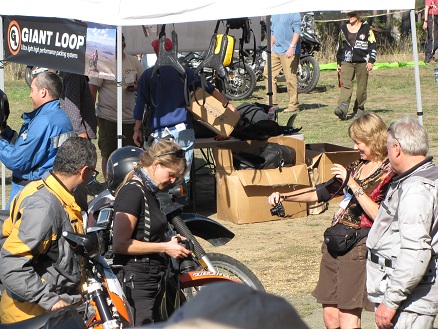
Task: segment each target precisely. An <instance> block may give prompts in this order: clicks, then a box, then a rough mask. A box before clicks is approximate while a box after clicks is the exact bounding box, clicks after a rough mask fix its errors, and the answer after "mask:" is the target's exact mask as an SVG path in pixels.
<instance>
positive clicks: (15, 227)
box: [0, 137, 97, 323]
mask: <svg viewBox="0 0 438 329" xmlns="http://www.w3.org/2000/svg"><path fill="white" fill-rule="evenodd" d="M96 160H97V154H96V148H95V146H94V144H93V143H92V142H90V141H89V140H88V139H85V138H81V137H72V138H69V139H68V140H66V141H65V142H64V143H63V144H62V145H61V146H60V148H59V150H58V153H57V155H56V158H55V163H54V165H53V171H50V172H47V173H46V174H45V175H44V176H43V177H42V179H40V180H36V181H32V182H30V183H29V184H27V185H26V187H25V188H24V189H23V190H21V191H20V192H19V193H18V194H17V196H16V198H15V199H14V201H13V203H12V205H11V211H10V216H9V218H7V219H6V221H5V222H4V223H3V226H2V229H1V232H0V233H1V234H0V243H2V245H3V247H2V248H1V251H0V264H1V266H0V279H1V281H2V282H3V284H4V285H5V288H6V289H5V291H3V293H2V298H1V300H0V322H1V323H14V322H18V321H22V320H26V319H29V318H32V317H35V316H38V315H41V314H43V313H45V312H47V311H50V310H52V311H53V310H57V309H60V308H62V307H65V306H67V305H70V304H74V303H76V302H78V301H80V300H81V294H80V283H81V281H82V278H83V277H82V273H81V268H80V259H78V256H76V255H75V254H74V252H73V250H72V249H71V248H70V245H69V244H68V242H67V241H66V240H65V239H64V238H63V236H62V232H63V231H73V232H77V233H84V228H83V222H82V214H81V209H80V207H79V206H78V205H77V204H76V202H75V199H74V197H73V195H72V192H73V190H74V189H75V188H76V186H78V185H79V184H86V183H87V182H89V181H90V180H92V179H94V177H95V176H96V174H97V172H96V170H95V167H96Z"/></svg>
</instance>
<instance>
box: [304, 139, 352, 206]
mask: <svg viewBox="0 0 438 329" xmlns="http://www.w3.org/2000/svg"><path fill="white" fill-rule="evenodd" d="M359 158H360V156H359V152H358V151H356V150H354V149H352V148H348V147H344V146H340V145H335V144H329V143H317V144H306V163H307V165H308V166H309V176H310V181H311V184H312V186H315V185H316V184H320V183H325V182H327V181H328V180H330V179H331V178H332V177H333V175H332V171H331V168H332V167H333V164H334V163H338V164H341V165H343V166H344V167H346V166H348V165H349V164H350V163H352V162H353V161H355V160H358V159H359ZM340 198H342V197H337V198H334V199H333V200H332V202H339V201H340ZM326 209H327V205H326V204H321V206H320V207H318V205H317V204H316V203H309V210H308V213H309V214H319V213H321V212H323V211H325V210H326Z"/></svg>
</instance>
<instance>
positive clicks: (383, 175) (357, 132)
mask: <svg viewBox="0 0 438 329" xmlns="http://www.w3.org/2000/svg"><path fill="white" fill-rule="evenodd" d="M348 131H349V135H350V137H351V139H352V140H353V142H354V148H355V149H356V150H358V151H359V154H360V159H359V160H356V161H354V162H353V163H351V164H350V165H349V166H348V167H347V168H344V167H343V166H341V165H339V164H334V165H333V168H332V172H333V175H334V177H333V179H331V180H330V181H329V182H327V183H325V184H320V185H317V186H316V188H313V187H311V188H307V189H304V190H298V191H294V192H288V193H281V194H280V193H278V192H274V193H272V194H271V195H270V196H269V203H270V204H271V205H272V206H274V205H276V204H277V203H278V202H280V201H282V200H284V201H295V202H315V201H318V202H323V201H328V200H330V199H331V198H332V197H334V196H336V195H337V194H343V199H342V201H341V203H340V204H339V209H338V211H337V212H336V213H335V214H334V216H333V220H332V226H335V225H345V226H348V227H351V228H353V229H356V230H358V233H359V231H360V234H361V236H364V238H362V239H360V240H359V241H357V242H356V244H355V245H354V246H353V247H352V248H351V249H349V250H347V251H346V252H345V253H342V254H339V253H338V254H336V253H334V252H333V251H332V250H329V249H328V246H327V245H326V243H323V244H322V259H321V265H320V273H319V281H318V284H317V286H316V288H315V290H314V291H313V296H314V297H315V298H316V299H317V301H318V303H321V304H322V306H323V317H324V323H325V325H326V327H327V328H331V329H334V328H342V329H345V328H349V329H351V328H360V327H361V314H362V308H365V309H367V310H369V311H372V310H373V305H372V304H371V303H370V302H369V301H368V299H367V294H366V287H365V283H366V268H365V264H366V250H367V249H366V235H367V233H368V231H369V228H370V227H371V225H372V224H373V221H374V219H375V218H376V215H377V211H378V208H379V204H380V202H382V201H383V199H384V198H385V194H386V191H387V190H388V188H389V183H390V180H391V178H392V176H393V172H392V169H391V166H390V164H389V161H388V157H387V145H386V139H387V130H386V125H385V123H384V122H383V121H382V119H381V118H380V117H379V116H378V115H377V114H374V113H371V112H368V113H366V114H364V115H363V116H361V117H359V118H357V119H356V120H354V121H353V122H352V123H351V125H350V127H349V130H348ZM347 172H348V173H349V174H347ZM346 180H347V181H346ZM344 184H345V188H343V189H342V188H341V187H342V186H343V185H344ZM305 192H308V193H305Z"/></svg>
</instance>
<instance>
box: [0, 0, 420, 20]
mask: <svg viewBox="0 0 438 329" xmlns="http://www.w3.org/2000/svg"><path fill="white" fill-rule="evenodd" d="M414 8H415V0H367V1H363V0H360V1H359V0H351V1H345V0H313V1H309V0H290V1H286V0H269V1H267V0H251V1H248V0H190V1H181V0H166V1H163V2H160V1H158V2H155V1H144V0H71V1H65V0H64V1H60V0H39V1H35V0H13V1H2V6H1V15H22V16H37V17H38V16H40V17H61V18H71V19H79V20H83V21H89V22H95V23H101V24H111V25H120V26H128V25H148V24H149V25H151V24H168V23H184V22H197V21H209V20H217V19H224V18H234V17H256V16H265V15H272V14H283V13H291V12H306V11H340V10H387V9H389V10H398V9H414Z"/></svg>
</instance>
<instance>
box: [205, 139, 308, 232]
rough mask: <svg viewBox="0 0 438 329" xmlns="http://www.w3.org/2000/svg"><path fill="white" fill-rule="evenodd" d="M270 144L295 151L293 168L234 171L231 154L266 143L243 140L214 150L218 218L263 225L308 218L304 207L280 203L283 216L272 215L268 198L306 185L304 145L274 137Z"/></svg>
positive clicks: (292, 140)
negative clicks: (276, 193)
mask: <svg viewBox="0 0 438 329" xmlns="http://www.w3.org/2000/svg"><path fill="white" fill-rule="evenodd" d="M268 141H269V142H273V143H279V144H281V145H286V146H289V147H292V148H294V149H295V152H296V163H297V165H295V166H293V167H283V168H282V169H281V170H280V169H278V168H277V169H263V170H235V169H234V167H233V151H235V152H238V151H241V150H248V149H249V148H253V147H260V146H262V145H263V144H264V143H266V142H265V141H245V142H241V143H239V144H232V145H229V146H224V147H215V148H213V155H214V159H215V163H216V189H217V197H216V200H217V201H216V202H217V218H218V219H221V220H227V221H231V222H233V223H236V224H244V223H256V222H265V221H271V220H279V219H284V218H296V217H303V216H306V215H307V204H306V203H298V202H283V205H284V208H285V213H286V217H278V216H271V213H270V209H271V208H272V207H271V206H270V205H269V204H268V196H269V195H270V194H271V193H272V192H275V191H279V192H287V191H292V190H297V189H301V188H303V187H307V186H309V176H308V172H307V165H306V164H305V163H304V161H305V160H304V154H305V153H304V152H305V150H304V142H303V141H301V140H298V139H295V138H290V137H273V138H270V139H269V140H268Z"/></svg>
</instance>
